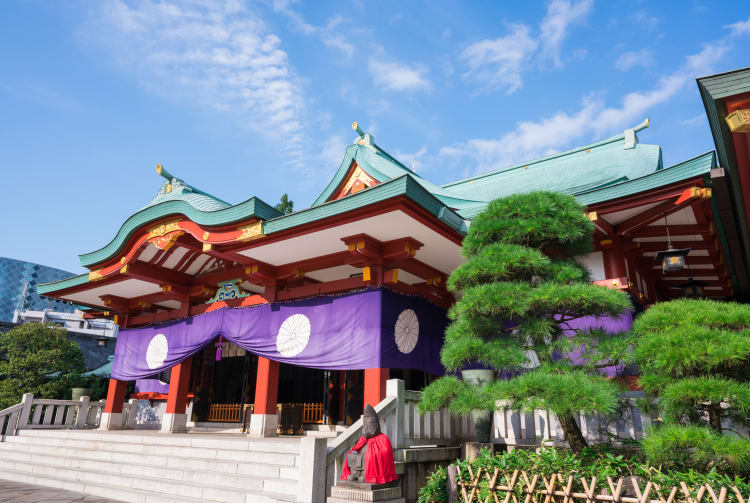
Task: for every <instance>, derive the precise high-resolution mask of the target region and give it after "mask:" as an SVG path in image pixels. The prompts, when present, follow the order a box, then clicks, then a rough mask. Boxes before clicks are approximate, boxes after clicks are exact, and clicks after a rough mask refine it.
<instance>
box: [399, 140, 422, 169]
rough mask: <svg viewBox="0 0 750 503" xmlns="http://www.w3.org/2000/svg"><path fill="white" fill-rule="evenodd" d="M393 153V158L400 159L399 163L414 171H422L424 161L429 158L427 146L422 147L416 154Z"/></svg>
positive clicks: (400, 151) (401, 151)
mask: <svg viewBox="0 0 750 503" xmlns="http://www.w3.org/2000/svg"><path fill="white" fill-rule="evenodd" d="M391 153H392V154H393V157H395V158H396V159H398V161H399V162H401V163H403V164H404V165H405V166H407V167H409V168H413V169H414V171H420V169H421V168H422V167H423V162H424V159H425V158H426V157H427V145H422V146H421V147H419V150H417V151H416V152H404V151H403V150H393V151H392V152H391Z"/></svg>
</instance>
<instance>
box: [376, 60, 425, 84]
mask: <svg viewBox="0 0 750 503" xmlns="http://www.w3.org/2000/svg"><path fill="white" fill-rule="evenodd" d="M367 69H368V70H369V71H370V75H372V77H373V79H374V80H375V85H376V86H377V87H381V88H383V89H385V90H387V91H414V90H419V89H430V87H431V84H430V81H429V80H427V78H426V77H425V74H426V73H427V71H428V70H427V67H426V66H424V65H422V64H417V65H415V66H408V65H405V64H403V63H397V62H395V61H390V60H386V59H381V58H376V57H371V58H370V61H369V62H368V64H367Z"/></svg>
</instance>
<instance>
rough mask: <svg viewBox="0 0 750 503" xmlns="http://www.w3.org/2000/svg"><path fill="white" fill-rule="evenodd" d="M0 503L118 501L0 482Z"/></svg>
mask: <svg viewBox="0 0 750 503" xmlns="http://www.w3.org/2000/svg"><path fill="white" fill-rule="evenodd" d="M0 502H3V503H5V502H8V503H10V502H13V503H120V502H119V501H115V500H110V499H106V498H100V497H99V496H87V495H85V494H81V493H76V492H73V491H64V490H62V489H55V488H53V487H42V486H34V485H31V484H20V483H18V482H10V481H8V480H0Z"/></svg>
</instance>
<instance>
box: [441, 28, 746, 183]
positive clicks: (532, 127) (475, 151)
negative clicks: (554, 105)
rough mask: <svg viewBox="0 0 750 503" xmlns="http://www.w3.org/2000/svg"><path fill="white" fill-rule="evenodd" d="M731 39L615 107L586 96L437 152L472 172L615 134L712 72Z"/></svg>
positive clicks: (692, 57) (710, 46)
mask: <svg viewBox="0 0 750 503" xmlns="http://www.w3.org/2000/svg"><path fill="white" fill-rule="evenodd" d="M732 37H734V32H732V34H730V35H728V36H726V37H724V38H721V39H719V40H717V41H714V42H711V43H707V44H704V45H703V47H702V49H701V50H700V51H699V52H697V53H695V54H690V55H687V56H685V58H684V62H683V64H682V65H681V66H680V67H679V68H678V69H677V70H675V71H674V72H672V73H671V74H669V75H666V76H664V77H662V78H660V79H659V80H658V81H657V82H656V85H655V86H654V87H653V88H651V89H649V90H646V91H636V92H631V93H628V94H627V95H625V97H624V98H623V99H622V101H621V103H620V105H619V106H614V107H612V106H610V107H607V106H605V104H604V102H603V101H602V100H601V99H600V98H595V97H586V98H584V99H583V100H582V101H581V107H580V109H579V110H578V111H576V112H573V113H568V112H562V111H560V112H557V113H556V114H554V115H552V116H551V117H546V118H543V119H541V120H539V121H525V122H521V123H519V124H517V125H516V127H515V128H514V129H513V130H512V131H509V132H507V133H505V134H503V135H502V136H500V137H499V138H488V139H482V138H475V139H469V140H467V141H464V142H461V143H458V144H455V145H451V146H448V147H444V148H442V149H441V150H440V154H441V155H448V156H457V157H460V158H468V159H472V160H473V161H474V162H475V164H476V166H477V167H478V168H477V170H475V171H477V172H484V171H489V170H493V169H500V168H503V167H508V166H509V165H512V164H514V163H518V162H522V161H527V160H531V159H534V158H538V157H541V156H543V155H547V154H550V153H553V152H559V151H561V150H564V149H565V148H566V147H570V145H571V143H572V142H574V141H582V140H587V139H590V138H591V137H592V136H593V137H597V138H602V137H604V136H605V135H610V134H615V133H617V132H619V131H622V130H623V129H625V128H627V127H632V126H634V125H635V124H636V123H637V122H640V121H641V120H642V119H643V118H645V117H646V115H647V114H648V112H649V110H650V109H651V108H652V107H654V106H657V105H659V104H661V103H664V102H666V101H668V100H669V99H671V98H672V97H673V96H675V95H676V94H678V93H679V92H680V91H682V90H683V89H685V88H686V87H687V86H688V85H689V84H691V83H693V82H694V79H695V78H696V77H698V76H701V75H706V74H709V73H711V72H712V71H715V68H714V67H715V65H716V64H717V63H718V62H719V61H720V60H721V58H722V57H723V56H724V55H725V54H726V53H727V52H728V51H730V50H731V49H732V47H733V45H732V42H731V40H732Z"/></svg>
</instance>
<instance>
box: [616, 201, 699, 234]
mask: <svg viewBox="0 0 750 503" xmlns="http://www.w3.org/2000/svg"><path fill="white" fill-rule="evenodd" d="M694 208H695V207H694ZM667 229H669V235H670V236H672V237H674V236H703V235H709V236H710V235H711V234H713V228H712V226H711V225H710V224H708V225H697V224H692V225H669V226H666V225H649V226H647V227H641V228H640V229H638V230H636V231H634V232H632V233H631V234H630V235H631V236H632V237H633V238H653V237H662V236H663V237H665V238H666V236H667Z"/></svg>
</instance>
